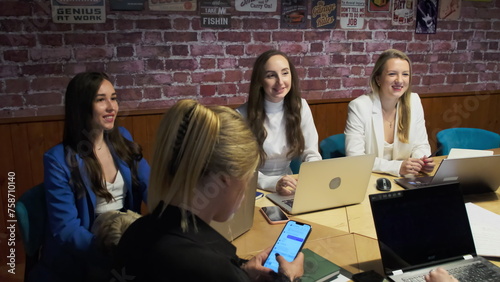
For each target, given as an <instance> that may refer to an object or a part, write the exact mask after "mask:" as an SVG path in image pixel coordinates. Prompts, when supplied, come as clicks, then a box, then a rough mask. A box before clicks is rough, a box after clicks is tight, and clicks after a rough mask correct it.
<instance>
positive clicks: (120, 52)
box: [116, 46, 135, 58]
mask: <svg viewBox="0 0 500 282" xmlns="http://www.w3.org/2000/svg"><path fill="white" fill-rule="evenodd" d="M134 52H135V51H134V47H132V46H118V47H116V57H118V58H121V57H132V56H134Z"/></svg>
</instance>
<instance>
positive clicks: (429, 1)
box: [415, 0, 438, 34]
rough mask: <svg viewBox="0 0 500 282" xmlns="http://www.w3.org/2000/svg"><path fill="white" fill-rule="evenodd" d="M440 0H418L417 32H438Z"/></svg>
mask: <svg viewBox="0 0 500 282" xmlns="http://www.w3.org/2000/svg"><path fill="white" fill-rule="evenodd" d="M437 7H438V0H418V4H417V25H416V27H415V33H424V34H429V33H436V25H437V16H438V9H437Z"/></svg>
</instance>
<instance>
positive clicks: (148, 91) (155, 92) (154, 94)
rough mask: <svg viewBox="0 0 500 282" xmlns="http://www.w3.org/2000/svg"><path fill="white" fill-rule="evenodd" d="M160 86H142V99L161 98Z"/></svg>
mask: <svg viewBox="0 0 500 282" xmlns="http://www.w3.org/2000/svg"><path fill="white" fill-rule="evenodd" d="M161 96H162V88H161V87H145V88H144V99H148V100H149V99H161Z"/></svg>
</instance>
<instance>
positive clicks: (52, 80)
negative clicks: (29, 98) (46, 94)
mask: <svg viewBox="0 0 500 282" xmlns="http://www.w3.org/2000/svg"><path fill="white" fill-rule="evenodd" d="M69 81H70V79H69V78H68V77H37V78H33V80H32V81H31V90H34V91H47V90H58V91H61V90H62V89H66V86H67V85H68V83H69Z"/></svg>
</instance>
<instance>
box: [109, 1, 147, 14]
mask: <svg viewBox="0 0 500 282" xmlns="http://www.w3.org/2000/svg"><path fill="white" fill-rule="evenodd" d="M144 1H145V0H110V1H109V7H110V9H111V11H142V10H144Z"/></svg>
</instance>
